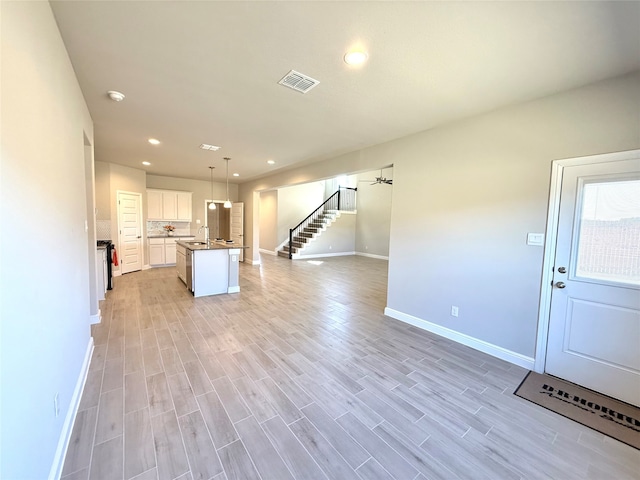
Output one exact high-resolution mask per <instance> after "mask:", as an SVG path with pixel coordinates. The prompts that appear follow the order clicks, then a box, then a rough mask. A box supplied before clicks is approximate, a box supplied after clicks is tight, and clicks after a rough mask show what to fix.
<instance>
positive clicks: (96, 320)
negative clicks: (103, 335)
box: [89, 309, 102, 325]
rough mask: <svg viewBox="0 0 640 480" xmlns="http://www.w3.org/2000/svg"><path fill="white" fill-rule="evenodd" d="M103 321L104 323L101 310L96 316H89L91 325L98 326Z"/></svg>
mask: <svg viewBox="0 0 640 480" xmlns="http://www.w3.org/2000/svg"><path fill="white" fill-rule="evenodd" d="M101 321H102V313H101V312H100V309H98V313H96V314H95V315H90V316H89V324H90V325H97V324H98V323H100V322H101Z"/></svg>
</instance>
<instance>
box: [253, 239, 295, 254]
mask: <svg viewBox="0 0 640 480" xmlns="http://www.w3.org/2000/svg"><path fill="white" fill-rule="evenodd" d="M287 242H289V241H288V240H287ZM258 252H260V253H264V254H265V255H273V256H277V255H278V251H277V250H276V251H273V250H267V249H265V248H261V249H259V250H258Z"/></svg>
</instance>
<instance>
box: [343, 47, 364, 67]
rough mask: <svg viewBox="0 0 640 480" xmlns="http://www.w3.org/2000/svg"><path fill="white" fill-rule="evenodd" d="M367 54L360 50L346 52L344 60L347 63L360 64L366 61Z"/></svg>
mask: <svg viewBox="0 0 640 480" xmlns="http://www.w3.org/2000/svg"><path fill="white" fill-rule="evenodd" d="M367 58H368V55H367V54H366V53H364V52H361V51H357V50H356V51H353V52H347V53H346V54H345V56H344V62H345V63H346V64H348V65H360V64H361V63H364V62H366V61H367Z"/></svg>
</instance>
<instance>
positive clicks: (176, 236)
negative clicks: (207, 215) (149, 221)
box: [147, 233, 195, 239]
mask: <svg viewBox="0 0 640 480" xmlns="http://www.w3.org/2000/svg"><path fill="white" fill-rule="evenodd" d="M147 238H176V239H179V238H195V235H167V234H166V233H165V234H164V235H163V234H162V233H159V234H158V235H147Z"/></svg>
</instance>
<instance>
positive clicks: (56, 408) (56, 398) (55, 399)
mask: <svg viewBox="0 0 640 480" xmlns="http://www.w3.org/2000/svg"><path fill="white" fill-rule="evenodd" d="M53 411H54V412H55V413H56V417H58V416H59V415H60V402H59V394H58V393H56V394H55V396H54V397H53Z"/></svg>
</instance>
